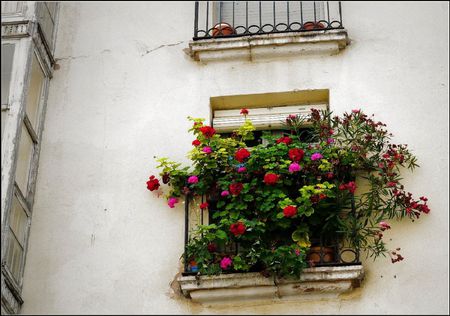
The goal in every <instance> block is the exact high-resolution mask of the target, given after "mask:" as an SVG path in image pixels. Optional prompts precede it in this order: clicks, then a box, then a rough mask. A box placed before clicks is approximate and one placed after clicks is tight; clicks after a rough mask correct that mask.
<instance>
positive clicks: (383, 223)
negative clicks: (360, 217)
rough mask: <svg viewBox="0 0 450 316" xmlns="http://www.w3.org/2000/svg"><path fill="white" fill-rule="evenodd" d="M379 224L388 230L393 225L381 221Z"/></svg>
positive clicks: (382, 228)
mask: <svg viewBox="0 0 450 316" xmlns="http://www.w3.org/2000/svg"><path fill="white" fill-rule="evenodd" d="M378 225H380V228H381V230H386V229H389V228H391V226H390V225H389V224H388V223H387V222H380V223H379V224H378Z"/></svg>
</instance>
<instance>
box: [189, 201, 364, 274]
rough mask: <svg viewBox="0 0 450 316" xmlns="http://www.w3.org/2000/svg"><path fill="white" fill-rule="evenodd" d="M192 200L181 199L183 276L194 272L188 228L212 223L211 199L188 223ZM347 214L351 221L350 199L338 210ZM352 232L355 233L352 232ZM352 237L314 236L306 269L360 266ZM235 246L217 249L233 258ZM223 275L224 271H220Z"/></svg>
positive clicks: (352, 211) (340, 233) (237, 249)
mask: <svg viewBox="0 0 450 316" xmlns="http://www.w3.org/2000/svg"><path fill="white" fill-rule="evenodd" d="M191 200H192V197H191V196H190V195H186V198H185V227H184V257H183V261H184V271H183V275H196V274H197V272H198V271H197V270H192V269H191V267H190V265H189V258H188V257H187V246H188V243H189V238H190V228H195V226H196V225H198V224H201V225H203V224H204V223H205V221H206V218H207V219H208V223H212V222H213V220H212V216H211V215H212V213H213V212H214V205H215V202H216V201H215V199H213V200H208V203H209V204H210V206H211V207H210V211H209V212H208V211H206V210H203V209H199V208H196V212H198V213H197V214H196V222H197V223H194V225H192V223H191V222H190V221H191V220H192V218H191V216H190V209H189V205H190V202H191ZM205 200H206V198H205V196H202V197H201V202H202V203H203V202H204V201H205ZM346 212H347V213H350V214H351V215H352V216H353V218H355V215H356V213H355V212H356V208H355V200H354V197H352V199H351V206H350V207H349V208H348V209H346V210H341V213H346ZM353 232H355V230H353ZM352 237H354V236H349V235H348V233H347V234H344V233H342V232H339V231H337V232H334V233H333V234H331V238H330V236H328V238H326V239H325V238H323V237H320V236H319V237H314V236H313V238H311V239H310V242H311V248H310V251H309V253H308V255H307V261H308V264H309V266H310V267H322V266H348V265H358V264H361V261H360V250H359V248H358V247H356V246H355V244H354V243H353V242H352ZM239 247H240V245H239V243H231V244H230V245H228V246H227V247H226V248H225V249H221V252H222V253H227V254H229V255H237V254H238V253H239ZM224 273H226V272H224Z"/></svg>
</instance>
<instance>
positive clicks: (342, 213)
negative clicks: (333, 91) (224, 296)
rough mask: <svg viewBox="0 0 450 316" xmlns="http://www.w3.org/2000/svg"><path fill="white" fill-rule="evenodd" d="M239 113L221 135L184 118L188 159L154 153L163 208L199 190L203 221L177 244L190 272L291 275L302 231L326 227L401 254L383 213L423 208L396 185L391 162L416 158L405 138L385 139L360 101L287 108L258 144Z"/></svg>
mask: <svg viewBox="0 0 450 316" xmlns="http://www.w3.org/2000/svg"><path fill="white" fill-rule="evenodd" d="M241 114H242V115H244V116H245V120H244V123H243V125H242V126H241V127H240V128H239V129H238V130H236V131H234V133H233V134H232V135H231V136H230V137H222V136H221V135H220V134H218V133H216V131H215V130H214V128H213V127H211V126H207V125H205V124H204V120H203V119H199V118H189V119H190V120H191V121H192V122H193V126H192V128H191V129H190V130H189V131H190V132H192V133H193V134H194V136H195V139H194V141H193V142H192V145H193V148H192V150H191V151H190V152H189V158H190V159H191V161H192V166H185V167H182V166H181V164H179V163H175V162H173V161H170V160H169V159H167V158H160V159H158V162H159V165H158V168H160V169H161V173H160V176H161V178H162V182H163V183H164V184H167V190H168V191H167V194H166V198H167V201H168V205H169V207H174V206H175V205H176V203H178V202H179V201H181V200H182V199H184V196H188V197H190V198H194V199H195V197H198V196H206V198H207V199H206V200H207V202H203V203H201V202H199V205H198V207H199V208H201V209H208V210H209V212H210V216H211V218H212V221H211V222H209V223H208V224H207V225H199V226H198V227H197V228H196V229H195V230H194V231H192V232H191V233H190V239H189V242H188V244H187V247H186V253H185V258H186V260H188V261H189V262H195V270H194V269H193V270H192V271H198V272H199V273H200V274H218V273H224V272H245V271H261V272H263V273H265V274H267V275H269V274H276V275H278V276H298V275H299V274H300V273H301V271H302V269H303V268H305V267H307V266H308V265H309V264H310V263H311V262H308V261H309V260H308V251H309V249H310V247H311V241H312V239H313V238H319V237H320V238H321V239H322V238H325V239H327V238H336V236H337V235H336V233H339V238H340V239H343V240H344V239H345V240H346V241H347V242H350V243H351V245H352V247H354V248H355V249H359V250H361V251H365V252H366V253H367V255H368V256H373V257H374V258H377V257H378V256H380V255H384V256H386V255H389V256H390V258H391V261H392V262H397V261H400V260H402V259H403V257H402V256H401V255H400V254H399V252H398V250H399V249H398V248H397V249H395V250H389V249H388V248H387V246H386V243H385V241H384V239H383V232H384V231H385V230H387V229H390V224H389V220H391V219H393V218H397V219H401V218H405V217H407V218H410V219H412V220H414V219H417V218H418V217H419V216H420V214H422V213H426V214H427V213H429V211H430V209H429V208H428V205H427V198H425V197H420V198H419V199H416V198H413V196H412V194H411V193H409V192H406V191H405V190H404V186H403V185H402V184H401V178H400V171H401V169H402V168H409V169H411V170H413V169H414V168H415V167H416V166H417V163H416V158H415V157H414V155H413V154H412V153H411V152H410V151H409V150H408V149H407V146H406V145H396V144H392V143H391V141H390V140H391V137H392V135H391V134H389V133H388V131H387V130H386V129H385V126H386V125H385V124H383V123H381V122H376V121H374V119H373V117H372V118H369V117H368V116H367V115H365V114H364V113H363V112H361V111H360V110H353V111H351V112H350V113H345V114H344V115H343V116H342V117H338V116H332V114H331V112H329V111H322V112H319V111H317V110H312V112H311V115H310V116H309V118H308V119H307V120H306V121H305V120H304V119H303V118H301V117H300V116H298V115H290V116H288V117H287V118H286V122H285V127H286V130H287V132H286V133H285V134H284V135H282V136H281V137H275V136H272V135H269V134H266V135H265V136H263V137H264V139H265V142H264V143H263V144H260V145H257V146H255V147H252V148H247V146H246V141H249V140H252V139H253V137H254V136H253V131H254V130H255V129H254V127H253V124H252V122H251V120H249V119H247V115H248V110H247V109H242V111H241ZM305 125H306V126H309V127H310V133H309V135H308V137H309V139H307V141H306V142H305V141H304V140H305V135H303V133H305V130H304V127H305ZM308 137H306V138H308ZM361 184H362V185H363V187H359V186H360V185H361ZM147 186H148V189H149V190H150V191H154V190H157V189H158V188H159V186H160V183H159V180H158V179H157V178H155V176H153V175H152V176H151V177H150V179H149V181H148V182H147ZM236 247H237V248H236ZM229 249H233V251H227V250H229Z"/></svg>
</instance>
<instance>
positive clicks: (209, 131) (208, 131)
mask: <svg viewBox="0 0 450 316" xmlns="http://www.w3.org/2000/svg"><path fill="white" fill-rule="evenodd" d="M200 132H202V134H203V135H204V136H205V137H206V138H210V137H213V135H214V134H215V133H216V130H215V129H214V128H212V127H211V126H203V127H200Z"/></svg>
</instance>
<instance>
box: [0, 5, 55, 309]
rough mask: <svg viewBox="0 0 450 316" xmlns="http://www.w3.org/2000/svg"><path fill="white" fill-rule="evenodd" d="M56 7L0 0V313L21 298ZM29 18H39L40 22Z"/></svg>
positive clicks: (15, 306)
mask: <svg viewBox="0 0 450 316" xmlns="http://www.w3.org/2000/svg"><path fill="white" fill-rule="evenodd" d="M30 3H31V2H30ZM26 9H28V10H26ZM31 9H34V10H32V11H31ZM57 10H58V3H57V2H35V3H33V5H30V6H28V5H27V2H22V1H2V20H5V21H7V25H8V27H7V30H8V31H7V32H4V34H3V33H2V92H1V96H2V97H1V105H2V107H1V109H2V111H1V112H2V115H1V141H2V258H1V262H2V295H1V301H2V303H1V309H2V314H3V313H5V314H18V313H19V310H20V306H21V304H22V303H23V299H22V297H21V295H22V294H21V292H22V284H23V273H24V268H25V262H26V256H27V247H28V246H27V244H28V236H29V228H30V224H31V214H32V207H33V200H34V186H35V182H36V175H37V168H38V161H39V150H40V143H41V141H40V140H41V134H42V126H43V122H44V117H43V114H44V113H45V107H46V96H47V91H48V85H49V80H50V77H51V72H52V64H51V63H52V60H53V56H52V51H53V47H54V39H55V16H56V15H57ZM25 13H26V15H27V16H26V18H27V20H24V16H23V14H25ZM28 20H30V21H31V24H30V23H28V22H29V21H28ZM32 21H37V23H38V27H34V26H33V23H34V22H32ZM31 26H33V27H31ZM3 158H5V159H3ZM3 246H4V248H3Z"/></svg>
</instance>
